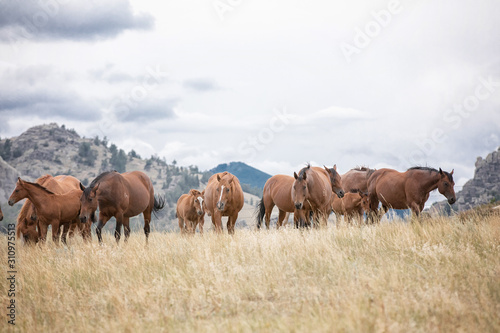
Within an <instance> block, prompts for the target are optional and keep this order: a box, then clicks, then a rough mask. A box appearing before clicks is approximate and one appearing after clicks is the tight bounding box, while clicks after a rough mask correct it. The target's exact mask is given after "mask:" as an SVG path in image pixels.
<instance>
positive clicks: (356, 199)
mask: <svg viewBox="0 0 500 333" xmlns="http://www.w3.org/2000/svg"><path fill="white" fill-rule="evenodd" d="M332 209H333V212H334V213H335V215H336V216H337V221H339V219H340V215H344V218H345V219H346V220H347V221H348V222H351V221H352V220H353V219H358V220H359V221H360V222H362V219H363V213H364V212H366V213H368V212H369V210H370V203H369V200H368V193H364V192H361V191H360V190H357V189H355V190H350V191H349V192H347V193H346V194H345V195H344V197H343V198H342V199H340V198H338V197H336V196H333V202H332Z"/></svg>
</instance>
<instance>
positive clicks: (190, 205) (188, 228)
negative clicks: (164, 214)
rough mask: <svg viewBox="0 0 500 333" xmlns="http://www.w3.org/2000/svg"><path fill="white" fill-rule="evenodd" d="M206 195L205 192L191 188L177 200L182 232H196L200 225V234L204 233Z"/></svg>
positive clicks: (177, 212)
mask: <svg viewBox="0 0 500 333" xmlns="http://www.w3.org/2000/svg"><path fill="white" fill-rule="evenodd" d="M204 195H205V192H200V191H198V190H191V191H189V193H188V194H183V195H181V196H180V198H179V200H177V207H176V216H177V218H178V219H179V228H180V229H181V233H185V232H187V233H190V234H194V233H195V232H196V226H197V225H199V228H200V234H202V233H203V225H204V224H205V211H204V210H203V206H204V205H203V196H204Z"/></svg>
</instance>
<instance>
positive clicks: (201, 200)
mask: <svg viewBox="0 0 500 333" xmlns="http://www.w3.org/2000/svg"><path fill="white" fill-rule="evenodd" d="M197 199H198V201H199V202H200V207H201V211H202V212H203V198H202V197H198V198H197Z"/></svg>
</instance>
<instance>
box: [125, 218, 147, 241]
mask: <svg viewBox="0 0 500 333" xmlns="http://www.w3.org/2000/svg"><path fill="white" fill-rule="evenodd" d="M122 224H123V233H124V234H125V243H126V242H127V241H128V238H129V237H130V217H123V221H122ZM148 228H149V224H148ZM147 235H149V230H148V233H147ZM147 235H146V244H147V243H148V236H147Z"/></svg>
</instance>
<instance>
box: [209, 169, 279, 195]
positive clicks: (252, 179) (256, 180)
mask: <svg viewBox="0 0 500 333" xmlns="http://www.w3.org/2000/svg"><path fill="white" fill-rule="evenodd" d="M223 171H228V172H230V173H232V174H233V175H235V176H236V177H238V179H239V181H240V183H241V184H242V186H243V187H244V190H247V191H248V192H250V193H252V194H255V195H257V196H262V190H263V189H264V184H265V183H266V181H267V180H268V179H269V178H271V175H270V174H267V173H265V172H262V171H260V170H258V169H256V168H254V167H251V166H249V165H247V164H245V163H243V162H231V163H229V164H227V163H224V164H219V165H218V166H216V167H215V168H213V169H211V170H210V172H211V173H217V172H223ZM244 185H248V186H246V187H245V186H244Z"/></svg>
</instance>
